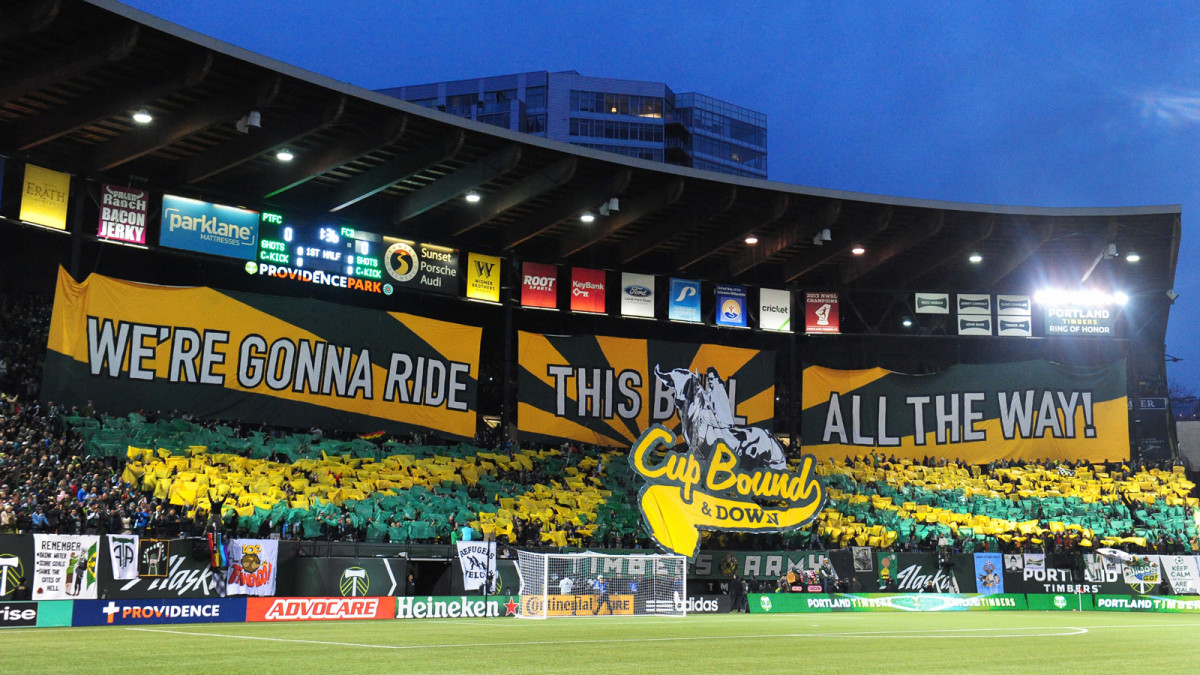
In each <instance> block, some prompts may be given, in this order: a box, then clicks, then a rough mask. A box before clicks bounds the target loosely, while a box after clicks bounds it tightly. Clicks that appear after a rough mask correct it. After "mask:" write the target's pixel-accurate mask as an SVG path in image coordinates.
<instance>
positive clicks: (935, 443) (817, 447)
mask: <svg viewBox="0 0 1200 675" xmlns="http://www.w3.org/2000/svg"><path fill="white" fill-rule="evenodd" d="M1125 379H1126V378H1125V362H1124V361H1123V360H1122V361H1117V362H1114V363H1111V364H1107V365H1102V366H1065V365H1060V364H1056V363H1051V362H1049V361H1023V362H1017V363H991V364H978V365H976V364H971V365H957V366H953V367H951V368H948V369H946V370H944V371H942V372H940V373H937V374H934V375H904V374H900V373H893V372H889V371H887V370H884V369H882V368H872V369H870V370H833V369H830V368H822V367H817V366H813V367H810V368H806V369H805V371H804V385H803V386H804V396H803V413H802V417H801V429H802V432H801V436H802V438H803V445H804V450H805V452H811V453H813V454H814V455H816V456H817V457H818V458H821V459H825V458H829V457H844V456H846V455H856V454H862V453H864V452H874V451H879V452H883V453H884V454H887V455H893V454H894V455H896V456H897V457H899V458H908V459H919V458H922V457H924V456H926V455H934V456H938V457H950V458H960V459H964V460H967V461H970V462H988V461H992V460H998V459H1043V458H1045V459H1057V460H1076V459H1084V460H1088V461H1093V462H1098V461H1104V460H1119V459H1128V458H1129V417H1128V403H1127V393H1126V385H1125Z"/></svg>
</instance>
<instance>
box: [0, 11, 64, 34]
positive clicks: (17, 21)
mask: <svg viewBox="0 0 1200 675" xmlns="http://www.w3.org/2000/svg"><path fill="white" fill-rule="evenodd" d="M61 8H62V1H61V0H46V1H45V2H30V3H27V4H25V5H23V6H21V7H20V8H14V9H12V10H8V9H6V10H5V11H6V13H7V14H8V16H6V17H4V22H3V23H0V44H4V43H5V42H8V41H9V40H12V39H14V38H19V37H22V36H24V35H32V34H34V33H37V32H38V31H40V30H42V29H43V28H45V27H46V26H49V25H50V24H51V23H53V22H54V19H55V18H57V17H58V10H59V9H61Z"/></svg>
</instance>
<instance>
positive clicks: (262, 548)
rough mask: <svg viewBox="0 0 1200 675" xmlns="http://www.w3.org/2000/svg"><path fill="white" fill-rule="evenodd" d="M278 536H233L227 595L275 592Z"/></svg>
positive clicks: (277, 570)
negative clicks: (242, 537)
mask: <svg viewBox="0 0 1200 675" xmlns="http://www.w3.org/2000/svg"><path fill="white" fill-rule="evenodd" d="M278 572H279V540H278V539H230V540H229V572H228V576H227V577H226V583H225V594H226V595H275V581H276V576H277V574H278Z"/></svg>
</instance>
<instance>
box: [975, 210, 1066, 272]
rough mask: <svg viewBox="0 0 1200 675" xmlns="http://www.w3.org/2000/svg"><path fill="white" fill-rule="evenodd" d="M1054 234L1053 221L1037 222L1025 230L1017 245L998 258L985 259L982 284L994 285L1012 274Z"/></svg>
mask: <svg viewBox="0 0 1200 675" xmlns="http://www.w3.org/2000/svg"><path fill="white" fill-rule="evenodd" d="M1052 236H1054V221H1052V220H1046V221H1044V222H1041V223H1038V224H1037V225H1034V226H1032V227H1030V228H1029V229H1028V230H1026V232H1025V235H1024V236H1023V237H1021V239H1020V241H1018V242H1017V245H1016V246H1014V247H1013V248H1012V249H1010V250H1009V251H1008V252H1007V253H1005V254H1004V255H1003V256H1002V257H1001V258H1000V259H998V260H995V261H992V260H985V261H984V264H985V265H987V274H988V276H987V279H985V280H984V285H985V286H987V287H988V288H991V287H992V286H995V285H996V284H998V283H1000V282H1001V281H1003V280H1004V278H1005V277H1007V276H1008V275H1009V274H1012V272H1013V270H1015V269H1017V267H1019V266H1020V265H1021V263H1023V262H1025V261H1026V260H1029V257H1030V256H1032V255H1033V254H1034V253H1037V250H1038V249H1039V248H1041V247H1042V244H1044V243H1046V242H1047V241H1049V240H1050V237H1052Z"/></svg>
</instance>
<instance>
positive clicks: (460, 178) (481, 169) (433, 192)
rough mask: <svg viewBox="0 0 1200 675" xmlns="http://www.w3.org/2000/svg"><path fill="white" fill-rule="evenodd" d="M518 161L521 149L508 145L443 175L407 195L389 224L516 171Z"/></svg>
mask: <svg viewBox="0 0 1200 675" xmlns="http://www.w3.org/2000/svg"><path fill="white" fill-rule="evenodd" d="M520 161H521V146H519V145H509V146H506V147H503V148H501V149H499V150H497V151H496V152H493V153H492V154H490V155H488V156H487V157H484V158H482V159H480V160H479V161H477V162H475V163H474V164H469V165H467V166H465V167H463V168H461V169H459V170H458V171H455V172H453V173H451V174H448V175H446V176H443V177H442V178H439V179H438V180H435V181H433V182H432V183H430V184H428V185H426V186H425V187H423V188H421V189H419V190H415V191H413V192H410V193H408V195H407V196H405V197H404V199H403V200H401V202H400V205H399V206H397V207H396V211H395V213H394V214H393V215H392V224H393V225H399V224H400V223H403V222H404V221H406V220H409V219H410V218H415V217H416V216H419V215H421V214H422V213H425V212H426V211H428V210H430V209H432V208H436V207H438V206H441V205H442V204H445V203H446V202H448V201H450V200H451V199H454V198H455V197H458V196H460V195H462V194H463V193H464V192H467V191H468V190H471V189H474V188H477V187H479V186H480V185H483V184H484V183H486V182H488V181H489V180H493V179H495V178H497V177H499V176H503V175H504V174H506V173H508V172H509V171H512V170H513V169H515V168H517V164H518V163H519V162H520Z"/></svg>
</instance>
